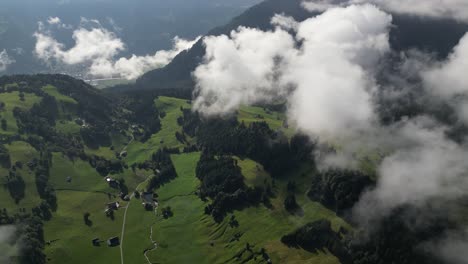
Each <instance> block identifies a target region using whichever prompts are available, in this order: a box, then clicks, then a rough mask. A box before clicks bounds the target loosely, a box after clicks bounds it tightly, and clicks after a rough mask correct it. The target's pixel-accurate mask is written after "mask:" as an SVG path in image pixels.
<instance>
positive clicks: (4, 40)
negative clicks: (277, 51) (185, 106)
mask: <svg viewBox="0 0 468 264" xmlns="http://www.w3.org/2000/svg"><path fill="white" fill-rule="evenodd" d="M258 2H259V0H242V1H236V2H235V3H234V2H232V1H226V0H222V1H215V0H200V1H182V0H176V1H162V0H156V1H144V0H136V1H58V0H57V1H56V0H41V1H29V0H21V1H11V0H4V1H1V2H0V52H2V51H3V50H4V49H5V50H6V51H7V52H8V54H9V55H10V57H12V58H13V59H14V60H15V61H16V63H13V64H11V65H9V66H8V67H7V69H6V71H5V72H0V74H30V73H46V72H51V70H54V73H62V72H61V71H60V70H61V69H51V68H49V65H47V64H46V63H44V62H43V61H41V60H39V59H37V58H36V57H35V56H34V55H33V51H34V48H35V44H36V39H35V38H34V36H33V34H34V32H36V31H38V30H39V27H38V22H39V21H41V22H43V23H44V24H43V25H44V27H45V29H46V30H48V31H50V32H51V34H52V35H53V36H54V38H55V39H56V40H57V41H58V42H60V43H64V44H65V46H66V47H67V48H70V47H72V46H73V45H74V44H75V43H74V40H73V38H72V33H73V30H75V29H77V28H79V27H81V26H84V27H86V28H87V27H89V26H90V24H89V23H88V24H85V25H83V24H82V18H86V19H89V20H91V19H92V20H98V21H99V22H100V26H102V27H104V28H106V29H108V30H109V31H111V32H113V34H115V36H116V37H119V38H120V39H121V40H122V41H123V42H124V43H125V45H126V50H125V51H123V52H122V53H121V54H119V55H120V56H124V57H129V56H131V55H132V54H136V55H139V56H143V55H148V54H151V55H152V54H154V53H155V52H156V51H158V50H168V49H170V48H172V45H173V43H172V42H173V38H174V37H175V36H179V37H181V38H184V39H195V38H196V37H197V36H199V35H203V34H205V33H206V32H207V31H208V30H210V29H211V28H213V27H214V26H217V25H219V24H224V23H227V22H228V21H229V18H231V17H233V16H235V15H238V14H240V13H242V12H243V11H244V10H245V9H246V8H247V7H249V6H251V5H253V4H255V3H258ZM50 17H58V18H60V20H61V23H62V24H60V25H57V24H56V25H50V24H48V19H49V18H50ZM91 26H93V27H97V26H98V25H96V24H91ZM72 73H74V72H69V73H68V74H72Z"/></svg>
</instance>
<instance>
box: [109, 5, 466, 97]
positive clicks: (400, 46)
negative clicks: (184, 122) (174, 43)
mask: <svg viewBox="0 0 468 264" xmlns="http://www.w3.org/2000/svg"><path fill="white" fill-rule="evenodd" d="M301 3H302V0H266V1H264V2H262V3H260V4H258V5H255V6H253V7H251V8H250V9H248V10H247V11H245V12H244V13H243V14H241V15H239V16H237V17H235V18H234V19H233V20H231V22H229V23H228V24H226V25H224V26H221V27H217V28H214V29H212V30H211V31H210V32H209V33H208V34H207V35H221V34H227V35H228V34H229V33H230V32H231V31H232V30H234V29H236V28H238V27H239V26H246V27H253V28H259V29H263V30H265V29H270V28H271V27H272V26H271V24H270V20H271V18H272V17H273V15H275V14H285V15H288V16H292V17H293V18H294V19H296V20H297V21H303V20H305V19H307V18H309V17H312V16H314V15H316V14H314V13H311V12H308V11H307V10H305V9H304V8H303V7H302V6H301ZM393 24H394V25H395V27H393V28H392V29H391V32H390V43H391V45H392V48H393V49H394V50H396V51H399V50H406V49H410V48H418V49H422V50H425V51H429V52H433V53H436V54H437V55H438V56H440V57H445V56H447V54H448V53H449V52H450V50H451V49H452V48H453V47H454V46H455V45H456V44H457V43H458V41H459V40H460V38H461V37H462V36H463V34H464V33H465V32H467V31H468V24H463V23H460V22H457V21H455V20H450V19H435V18H422V17H416V16H410V15H399V14H393ZM204 55H205V49H204V47H203V40H202V39H201V40H200V41H198V43H196V44H195V45H194V46H193V47H192V48H191V49H190V50H188V51H186V52H182V53H180V54H179V55H178V56H177V57H175V58H174V60H173V61H172V62H171V63H170V64H168V65H167V66H166V67H164V68H160V69H156V70H153V71H150V72H148V73H146V74H145V75H143V76H141V77H140V78H139V79H138V80H137V82H136V88H137V89H143V90H145V89H170V88H187V89H192V88H193V86H194V82H193V80H192V76H191V74H192V72H193V71H194V70H195V68H196V67H197V65H198V64H199V63H200V62H201V61H202V60H203V57H204ZM127 88H128V87H127ZM131 88H132V89H133V88H134V87H131ZM115 89H123V90H125V89H126V87H124V86H122V87H116V88H115Z"/></svg>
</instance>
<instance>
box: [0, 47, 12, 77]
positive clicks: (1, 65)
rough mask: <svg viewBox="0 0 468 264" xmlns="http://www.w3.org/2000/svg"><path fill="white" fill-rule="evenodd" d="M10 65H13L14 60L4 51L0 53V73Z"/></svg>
mask: <svg viewBox="0 0 468 264" xmlns="http://www.w3.org/2000/svg"><path fill="white" fill-rule="evenodd" d="M12 63H15V60H14V59H13V58H11V57H10V56H9V55H8V53H7V51H6V50H3V51H2V52H0V72H2V71H5V70H6V69H7V67H8V65H10V64H12Z"/></svg>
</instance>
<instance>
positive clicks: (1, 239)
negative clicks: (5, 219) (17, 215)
mask: <svg viewBox="0 0 468 264" xmlns="http://www.w3.org/2000/svg"><path fill="white" fill-rule="evenodd" d="M15 233H16V228H15V227H14V226H11V225H4V226H0V249H1V250H2V254H0V263H10V258H11V257H15V256H17V255H18V249H17V247H16V246H15V244H13V245H12V243H11V242H13V241H14V240H15V239H14V236H15Z"/></svg>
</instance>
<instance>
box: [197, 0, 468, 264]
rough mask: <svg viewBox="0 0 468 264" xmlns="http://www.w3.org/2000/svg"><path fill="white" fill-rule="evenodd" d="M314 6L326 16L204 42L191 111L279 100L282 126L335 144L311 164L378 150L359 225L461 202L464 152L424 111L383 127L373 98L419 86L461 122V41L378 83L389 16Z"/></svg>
mask: <svg viewBox="0 0 468 264" xmlns="http://www.w3.org/2000/svg"><path fill="white" fill-rule="evenodd" d="M397 2H398V1H397ZM410 2H411V1H410ZM429 2H431V1H429ZM442 2H444V1H442ZM455 2H456V1H455ZM455 2H454V3H455ZM382 3H383V2H382ZM316 4H322V7H323V10H325V11H324V12H323V13H322V14H320V15H318V16H316V17H312V18H309V19H307V20H305V21H303V22H297V21H294V20H293V19H292V18H290V17H285V16H283V15H275V16H274V17H273V18H272V24H273V25H275V29H274V30H271V31H261V30H258V29H251V28H245V27H241V28H239V29H237V30H235V31H232V32H231V33H230V35H229V36H226V35H222V36H217V37H215V36H210V37H206V38H205V39H204V44H205V47H206V56H205V59H204V61H203V63H202V64H201V65H200V66H199V67H198V68H197V69H196V70H195V71H194V73H193V76H194V79H195V81H196V84H197V86H196V92H195V95H196V98H195V100H194V110H195V111H198V112H200V113H201V114H203V115H207V116H213V115H215V116H223V115H228V114H230V113H233V112H235V111H236V110H237V109H238V108H239V106H240V105H243V104H247V105H252V104H256V103H275V102H284V101H286V103H287V118H288V121H289V123H290V124H292V125H293V126H295V128H296V129H297V130H298V131H301V132H303V133H306V134H307V135H309V136H310V137H311V138H313V139H316V138H317V137H318V138H319V142H323V143H327V142H330V143H338V144H339V145H340V150H339V153H338V155H332V156H326V157H325V159H323V160H320V161H319V162H321V163H319V165H323V161H326V162H327V164H326V165H328V166H329V165H335V166H342V167H343V166H344V167H349V166H353V165H355V164H356V162H355V161H356V160H353V158H354V159H355V157H356V155H355V154H356V153H357V152H358V151H360V150H362V149H364V150H366V151H370V152H372V151H375V150H383V153H385V155H384V156H383V157H382V160H381V162H379V164H377V177H378V180H377V183H376V187H375V188H373V189H372V190H369V191H367V192H366V193H365V194H364V196H363V197H362V198H361V199H360V201H359V202H358V204H357V206H356V207H355V208H354V210H353V213H354V214H353V215H354V217H355V218H356V219H357V220H359V221H360V223H361V224H363V226H368V223H378V222H379V221H380V220H381V219H382V217H386V216H388V215H390V214H391V213H392V211H393V210H395V209H398V208H401V207H402V206H407V205H409V206H412V207H416V208H420V209H422V210H424V208H426V207H427V206H430V205H433V204H434V203H435V202H437V203H441V202H442V203H452V202H453V201H456V200H457V199H459V198H463V197H465V196H466V194H467V193H468V178H467V177H466V175H467V174H468V165H467V164H466V157H467V156H468V146H466V145H465V144H460V143H457V142H455V141H454V140H452V139H450V138H449V137H448V136H447V134H448V133H447V132H448V129H449V128H448V127H446V126H445V125H442V124H440V123H439V122H438V121H436V120H435V119H434V117H430V116H427V115H426V114H421V115H419V116H415V117H412V118H403V119H402V120H400V121H398V122H396V123H392V124H386V125H384V124H381V123H380V121H379V113H378V110H377V109H378V107H379V105H378V101H377V100H375V99H376V97H377V93H376V91H379V92H382V90H385V89H382V88H383V87H381V86H385V87H393V86H401V87H400V88H401V89H400V92H395V93H394V94H391V96H392V97H395V98H399V97H402V98H403V97H405V96H406V95H407V93H406V92H405V90H409V89H412V88H414V87H423V89H421V93H422V94H421V96H422V97H424V98H426V97H427V98H431V100H437V101H440V102H443V103H448V104H450V105H452V106H455V108H456V109H461V110H460V111H458V118H460V119H462V120H463V119H465V120H467V121H468V101H467V100H468V99H466V98H468V94H467V93H468V86H467V84H468V77H466V76H467V75H466V74H465V71H466V69H467V68H468V67H467V66H468V65H467V61H468V36H465V37H463V38H462V39H461V40H460V43H459V44H458V45H457V46H456V47H455V48H454V50H453V52H452V55H450V56H449V58H448V59H447V60H446V61H439V62H438V61H436V60H435V59H434V58H433V57H431V56H430V55H428V54H424V52H422V51H414V50H413V51H408V52H407V53H406V56H407V57H406V58H404V57H402V58H403V59H402V60H403V62H402V63H401V65H400V67H401V69H400V70H399V71H398V72H397V73H392V74H399V76H392V78H390V80H387V81H388V82H390V83H384V84H380V83H379V82H378V81H377V78H376V76H377V72H378V71H379V69H380V68H381V67H383V66H382V65H385V63H381V62H385V60H387V59H389V56H387V55H388V54H390V53H391V52H392V51H391V50H390V45H389V30H390V27H391V26H392V25H391V21H392V17H391V16H390V15H389V14H387V13H386V12H384V11H382V10H381V9H379V8H378V7H376V6H375V5H370V4H364V5H345V6H339V7H336V6H335V5H336V3H335V2H333V3H332V2H330V1H322V2H318V3H316ZM441 8H444V7H441ZM460 8H462V6H461V7H460ZM408 78H411V81H409V80H408ZM416 80H418V81H417V82H418V83H416V84H415V83H414V82H416ZM392 82H394V83H392ZM410 83H411V84H410ZM405 85H408V86H407V87H406V86H405ZM418 91H419V90H418ZM463 109H464V110H465V112H464V111H462V110H463ZM465 113H467V114H466V115H465ZM419 217H420V218H421V219H426V218H425V217H426V216H424V215H420V216H419ZM463 241H467V240H463ZM458 242H459V241H458ZM458 242H457V243H458ZM458 244H460V243H458ZM452 249H454V248H445V249H444V250H446V251H447V252H449V251H450V250H452ZM442 257H444V256H442ZM447 260H448V261H449V263H463V262H457V261H456V260H451V259H447Z"/></svg>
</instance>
